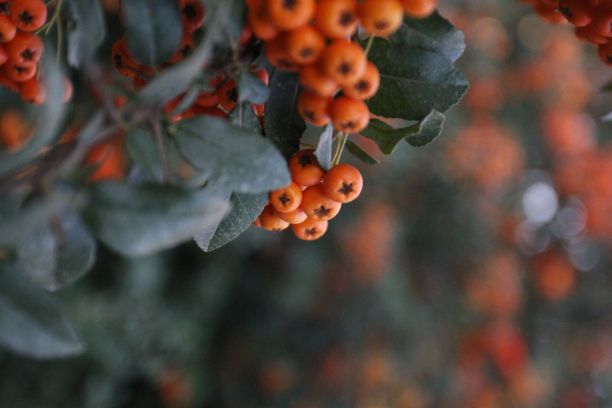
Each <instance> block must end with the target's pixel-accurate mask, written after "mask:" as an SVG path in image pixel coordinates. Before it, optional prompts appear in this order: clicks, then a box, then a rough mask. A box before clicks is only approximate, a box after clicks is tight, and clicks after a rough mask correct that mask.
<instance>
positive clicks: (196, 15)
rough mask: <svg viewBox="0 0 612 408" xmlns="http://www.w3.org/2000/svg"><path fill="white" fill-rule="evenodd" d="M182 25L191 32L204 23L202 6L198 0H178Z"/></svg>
mask: <svg viewBox="0 0 612 408" xmlns="http://www.w3.org/2000/svg"><path fill="white" fill-rule="evenodd" d="M179 7H180V9H181V20H182V22H183V27H184V28H185V30H186V31H187V32H189V33H193V32H194V31H196V30H197V29H198V28H200V27H202V25H203V24H204V6H202V3H201V2H200V0H179Z"/></svg>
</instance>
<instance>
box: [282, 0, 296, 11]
mask: <svg viewBox="0 0 612 408" xmlns="http://www.w3.org/2000/svg"><path fill="white" fill-rule="evenodd" d="M297 3H298V0H283V8H285V9H287V10H293V9H294V8H295V6H297Z"/></svg>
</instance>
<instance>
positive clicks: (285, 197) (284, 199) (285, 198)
mask: <svg viewBox="0 0 612 408" xmlns="http://www.w3.org/2000/svg"><path fill="white" fill-rule="evenodd" d="M278 201H280V202H281V204H282V205H283V206H286V205H287V204H288V203H290V202H291V199H290V198H289V196H288V195H287V194H286V193H283V194H282V195H281V196H280V197H278Z"/></svg>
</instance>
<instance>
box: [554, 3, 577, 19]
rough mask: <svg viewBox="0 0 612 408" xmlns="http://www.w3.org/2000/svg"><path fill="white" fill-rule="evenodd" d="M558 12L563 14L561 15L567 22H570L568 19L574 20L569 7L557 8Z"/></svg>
mask: <svg viewBox="0 0 612 408" xmlns="http://www.w3.org/2000/svg"><path fill="white" fill-rule="evenodd" d="M558 10H559V11H560V12H561V14H563V15H564V16H565V18H567V19H568V20H570V19H572V18H574V13H573V12H572V9H570V8H569V7H567V6H564V7H559V9H558Z"/></svg>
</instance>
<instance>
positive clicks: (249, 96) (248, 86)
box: [238, 72, 270, 103]
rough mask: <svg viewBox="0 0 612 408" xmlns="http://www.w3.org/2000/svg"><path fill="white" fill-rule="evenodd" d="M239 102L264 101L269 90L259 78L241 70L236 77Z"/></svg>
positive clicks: (268, 94)
mask: <svg viewBox="0 0 612 408" xmlns="http://www.w3.org/2000/svg"><path fill="white" fill-rule="evenodd" d="M238 95H239V96H238V98H239V102H240V103H242V102H246V101H248V102H252V103H264V102H265V101H266V100H268V96H270V90H269V89H268V87H267V86H266V84H264V83H263V82H261V80H260V79H259V78H257V77H256V76H255V75H253V74H251V73H250V72H242V73H241V74H240V77H239V78H238Z"/></svg>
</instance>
